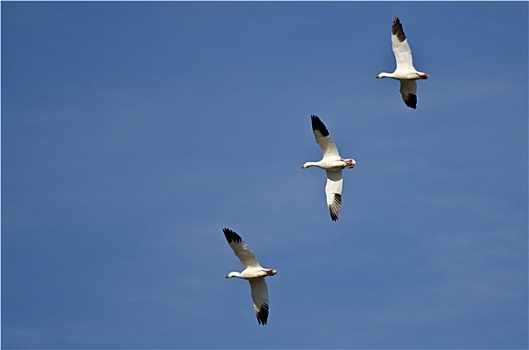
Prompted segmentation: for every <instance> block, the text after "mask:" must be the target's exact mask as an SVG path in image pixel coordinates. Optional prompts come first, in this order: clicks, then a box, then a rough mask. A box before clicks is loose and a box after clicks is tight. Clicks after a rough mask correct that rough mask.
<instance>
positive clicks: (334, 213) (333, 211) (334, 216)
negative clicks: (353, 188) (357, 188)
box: [329, 193, 342, 221]
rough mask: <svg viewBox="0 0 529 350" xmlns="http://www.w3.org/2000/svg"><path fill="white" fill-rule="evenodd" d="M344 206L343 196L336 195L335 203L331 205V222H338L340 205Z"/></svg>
mask: <svg viewBox="0 0 529 350" xmlns="http://www.w3.org/2000/svg"><path fill="white" fill-rule="evenodd" d="M341 204H342V195H341V194H339V193H335V194H334V201H333V203H332V204H331V205H329V211H330V213H331V220H332V221H338V215H339V214H340V205H341Z"/></svg>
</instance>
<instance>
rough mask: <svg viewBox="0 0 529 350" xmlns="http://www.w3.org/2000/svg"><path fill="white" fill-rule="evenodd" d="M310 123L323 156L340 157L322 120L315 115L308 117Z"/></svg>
mask: <svg viewBox="0 0 529 350" xmlns="http://www.w3.org/2000/svg"><path fill="white" fill-rule="evenodd" d="M310 119H311V123H312V132H313V133H314V137H315V138H316V142H317V143H318V145H319V146H320V148H321V151H322V152H323V157H324V158H326V157H331V158H340V154H338V148H337V147H336V144H335V143H334V140H333V139H332V138H331V137H330V136H329V131H328V130H327V127H326V126H325V124H323V122H322V121H321V120H320V118H318V116H316V115H312V116H311V117H310Z"/></svg>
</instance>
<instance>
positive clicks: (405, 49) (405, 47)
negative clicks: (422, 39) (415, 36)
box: [391, 17, 415, 70]
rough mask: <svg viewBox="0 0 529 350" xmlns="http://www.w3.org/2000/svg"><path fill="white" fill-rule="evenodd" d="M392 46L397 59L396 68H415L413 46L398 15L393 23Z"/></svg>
mask: <svg viewBox="0 0 529 350" xmlns="http://www.w3.org/2000/svg"><path fill="white" fill-rule="evenodd" d="M391 46H392V47H393V54H394V55H395V60H396V61H397V69H396V70H408V69H413V70H415V68H413V58H412V56H411V48H410V45H409V44H408V39H407V38H406V35H405V34H404V30H403V29H402V24H401V23H400V20H399V18H398V17H395V18H394V19H393V25H392V27H391Z"/></svg>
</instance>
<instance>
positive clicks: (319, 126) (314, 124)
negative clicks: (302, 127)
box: [310, 114, 329, 137]
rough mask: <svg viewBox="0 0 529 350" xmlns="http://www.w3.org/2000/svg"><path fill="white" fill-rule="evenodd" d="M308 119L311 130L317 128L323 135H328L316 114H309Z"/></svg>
mask: <svg viewBox="0 0 529 350" xmlns="http://www.w3.org/2000/svg"><path fill="white" fill-rule="evenodd" d="M310 120H311V123H312V130H318V131H319V132H320V133H321V134H322V135H323V136H324V137H325V136H329V131H328V130H327V128H326V127H325V124H323V122H322V121H321V120H320V118H319V117H318V116H317V115H314V114H313V115H311V116H310Z"/></svg>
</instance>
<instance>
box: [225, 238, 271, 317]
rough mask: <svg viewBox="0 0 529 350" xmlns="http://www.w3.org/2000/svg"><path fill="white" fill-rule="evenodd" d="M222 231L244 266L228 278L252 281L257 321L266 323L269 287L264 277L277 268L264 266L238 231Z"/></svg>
mask: <svg viewBox="0 0 529 350" xmlns="http://www.w3.org/2000/svg"><path fill="white" fill-rule="evenodd" d="M222 232H224V236H226V240H227V241H228V243H229V245H230V247H231V249H233V252H234V253H235V255H237V257H238V258H239V260H241V262H242V266H243V267H244V270H242V272H236V271H232V272H230V273H229V274H228V275H227V276H226V278H232V277H238V278H243V279H245V280H248V281H249V282H250V289H251V290H252V300H253V308H254V310H255V315H256V316H257V322H258V323H259V324H262V325H265V324H266V322H267V321H268V288H267V287H266V282H265V279H264V278H265V277H267V276H274V275H275V274H276V273H277V270H276V269H266V268H264V267H262V266H261V264H259V261H258V260H257V258H256V257H255V254H254V253H253V252H252V250H251V249H250V248H249V247H248V245H247V244H246V242H245V241H243V240H242V238H241V236H239V235H238V234H237V233H235V232H233V231H232V230H230V229H229V228H225V229H223V230H222Z"/></svg>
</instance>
